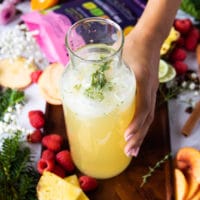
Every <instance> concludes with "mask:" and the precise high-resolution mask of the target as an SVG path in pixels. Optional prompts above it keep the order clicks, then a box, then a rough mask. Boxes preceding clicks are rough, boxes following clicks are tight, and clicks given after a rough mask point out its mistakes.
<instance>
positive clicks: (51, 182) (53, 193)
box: [36, 171, 84, 200]
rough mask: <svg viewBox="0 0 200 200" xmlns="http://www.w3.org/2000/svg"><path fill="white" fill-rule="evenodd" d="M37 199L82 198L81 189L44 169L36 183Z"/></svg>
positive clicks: (77, 199) (70, 199) (73, 199)
mask: <svg viewBox="0 0 200 200" xmlns="http://www.w3.org/2000/svg"><path fill="white" fill-rule="evenodd" d="M36 189H37V195H38V200H55V199H56V200H84V199H80V198H79V197H80V195H82V193H83V192H82V190H81V188H80V187H77V186H75V185H73V184H71V183H70V182H68V181H65V180H64V179H63V178H60V177H59V176H57V175H55V174H53V173H51V172H48V171H45V172H44V173H43V174H42V176H41V177H40V180H39V182H38V184H37V188H36Z"/></svg>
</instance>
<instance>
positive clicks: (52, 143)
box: [42, 133, 63, 152]
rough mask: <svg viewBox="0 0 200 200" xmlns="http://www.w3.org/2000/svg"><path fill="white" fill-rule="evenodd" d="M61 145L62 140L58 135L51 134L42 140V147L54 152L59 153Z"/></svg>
mask: <svg viewBox="0 0 200 200" xmlns="http://www.w3.org/2000/svg"><path fill="white" fill-rule="evenodd" d="M62 143H63V138H62V137H61V136H60V135H58V134H54V133H52V134H49V135H45V136H44V137H43V138H42V145H43V146H44V147H46V148H47V149H50V150H52V151H54V152H57V151H60V149H61V146H62Z"/></svg>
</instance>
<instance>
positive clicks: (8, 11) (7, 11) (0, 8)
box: [0, 2, 16, 25]
mask: <svg viewBox="0 0 200 200" xmlns="http://www.w3.org/2000/svg"><path fill="white" fill-rule="evenodd" d="M15 14H16V8H15V5H14V4H12V3H8V2H6V3H2V4H1V5H0V24H3V25H5V24H8V23H9V22H10V21H11V20H12V19H13V18H14V16H15Z"/></svg>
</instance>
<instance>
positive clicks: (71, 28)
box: [65, 17, 124, 62]
mask: <svg viewBox="0 0 200 200" xmlns="http://www.w3.org/2000/svg"><path fill="white" fill-rule="evenodd" d="M92 21H93V22H104V23H107V24H109V25H112V26H114V27H115V28H116V29H117V30H118V31H119V33H120V36H121V44H120V45H119V47H118V48H117V49H116V50H115V51H114V52H113V53H112V54H110V55H109V56H106V57H105V58H104V60H109V59H110V58H112V57H114V56H115V55H116V54H118V53H119V52H120V51H121V50H122V47H123V45H124V34H123V30H122V28H121V27H120V26H119V24H117V23H116V22H114V21H113V20H111V19H107V18H102V17H86V18H83V19H81V20H79V21H77V22H75V23H74V24H72V25H71V27H70V28H69V30H68V31H67V34H66V37H65V44H66V47H67V50H68V51H70V53H71V54H72V55H74V56H76V57H78V58H79V59H81V60H84V61H85V59H84V58H83V57H81V56H79V55H77V54H76V52H75V51H73V50H72V48H71V47H70V45H69V43H70V41H69V35H70V34H71V31H72V30H73V28H74V27H76V26H78V25H79V24H81V23H83V22H92ZM87 61H88V62H102V59H101V60H87Z"/></svg>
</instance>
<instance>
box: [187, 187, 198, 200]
mask: <svg viewBox="0 0 200 200" xmlns="http://www.w3.org/2000/svg"><path fill="white" fill-rule="evenodd" d="M199 199H200V187H199V188H198V191H197V192H196V193H195V195H194V196H192V197H191V198H190V199H188V198H187V200H199Z"/></svg>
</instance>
